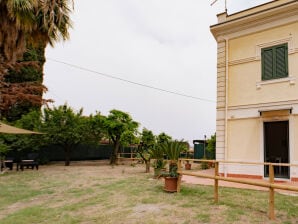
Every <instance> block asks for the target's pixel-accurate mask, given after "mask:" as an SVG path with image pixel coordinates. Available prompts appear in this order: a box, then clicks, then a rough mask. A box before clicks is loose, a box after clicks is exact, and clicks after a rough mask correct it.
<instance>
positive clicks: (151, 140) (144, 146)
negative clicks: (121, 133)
mask: <svg viewBox="0 0 298 224" xmlns="http://www.w3.org/2000/svg"><path fill="white" fill-rule="evenodd" d="M155 145H156V139H155V136H154V134H153V132H152V131H150V130H148V129H146V128H143V131H142V133H141V142H140V144H139V146H138V148H137V153H138V154H139V155H140V157H141V158H142V159H143V160H144V161H145V164H146V173H149V172H150V159H151V154H150V152H151V151H152V150H153V149H154V148H155Z"/></svg>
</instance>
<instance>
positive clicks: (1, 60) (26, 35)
mask: <svg viewBox="0 0 298 224" xmlns="http://www.w3.org/2000/svg"><path fill="white" fill-rule="evenodd" d="M72 9H73V0H0V88H1V93H0V105H1V107H2V108H0V109H1V110H3V109H5V107H7V108H8V107H10V106H11V105H14V104H15V103H16V102H17V101H18V100H20V99H19V98H18V96H20V97H23V98H25V99H27V100H29V101H30V100H31V101H32V102H34V103H40V104H41V103H42V100H41V98H42V93H43V92H44V91H45V87H44V86H42V83H40V82H39V83H32V82H30V83H22V84H21V85H18V84H17V83H14V84H13V85H12V84H10V83H7V82H6V81H5V75H7V74H8V72H9V70H11V69H17V70H20V68H21V67H22V66H24V63H23V64H22V62H20V59H22V57H23V55H24V53H25V52H26V50H27V45H31V46H33V47H34V46H38V47H42V48H43V49H45V47H46V45H47V44H48V43H49V44H50V45H52V46H53V45H54V43H55V42H56V41H59V40H61V39H62V40H67V39H68V38H69V33H68V31H69V28H70V27H71V19H70V16H69V15H70V13H71V11H72ZM34 63H35V64H36V62H31V64H34ZM43 63H44V61H43V62H42V63H37V64H38V66H40V67H41V70H42V67H43ZM25 64H26V65H28V64H30V63H28V62H26V63H25ZM37 89H39V90H38V91H37ZM32 92H33V93H34V92H38V94H32Z"/></svg>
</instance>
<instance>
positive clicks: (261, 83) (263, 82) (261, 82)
mask: <svg viewBox="0 0 298 224" xmlns="http://www.w3.org/2000/svg"><path fill="white" fill-rule="evenodd" d="M282 82H289V85H295V83H296V78H295V77H287V78H280V79H271V80H266V81H260V82H257V83H256V88H257V89H261V88H262V86H263V85H270V84H275V83H282Z"/></svg>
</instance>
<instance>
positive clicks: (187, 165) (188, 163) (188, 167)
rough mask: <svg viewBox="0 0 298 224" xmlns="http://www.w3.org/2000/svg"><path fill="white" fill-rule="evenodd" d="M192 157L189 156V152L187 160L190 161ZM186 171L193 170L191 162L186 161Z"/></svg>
mask: <svg viewBox="0 0 298 224" xmlns="http://www.w3.org/2000/svg"><path fill="white" fill-rule="evenodd" d="M190 158H191V157H190V155H189V151H187V152H186V159H190ZM185 169H186V170H190V169H191V163H190V162H189V160H186V163H185Z"/></svg>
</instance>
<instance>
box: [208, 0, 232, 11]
mask: <svg viewBox="0 0 298 224" xmlns="http://www.w3.org/2000/svg"><path fill="white" fill-rule="evenodd" d="M217 1H218V0H213V2H212V3H211V6H213V5H214V4H215V3H216V2H217ZM227 11H228V9H227V0H225V12H227Z"/></svg>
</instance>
